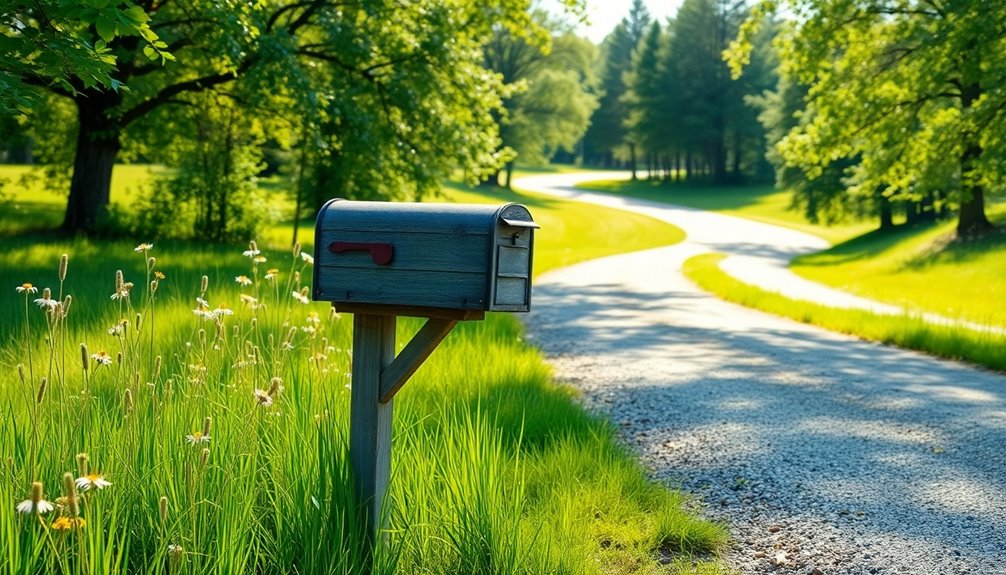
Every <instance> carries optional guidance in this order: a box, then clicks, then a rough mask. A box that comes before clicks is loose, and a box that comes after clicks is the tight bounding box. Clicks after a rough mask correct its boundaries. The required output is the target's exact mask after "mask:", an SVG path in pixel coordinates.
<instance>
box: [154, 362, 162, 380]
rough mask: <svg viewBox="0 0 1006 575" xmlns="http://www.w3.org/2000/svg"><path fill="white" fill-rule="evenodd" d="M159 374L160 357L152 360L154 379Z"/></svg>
mask: <svg viewBox="0 0 1006 575" xmlns="http://www.w3.org/2000/svg"><path fill="white" fill-rule="evenodd" d="M160 374H161V356H157V357H155V358H154V379H157V376H158V375H160Z"/></svg>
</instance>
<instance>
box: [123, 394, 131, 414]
mask: <svg viewBox="0 0 1006 575" xmlns="http://www.w3.org/2000/svg"><path fill="white" fill-rule="evenodd" d="M122 403H123V407H124V408H125V410H126V414H127V415H128V414H130V413H132V411H133V390H131V389H127V390H126V393H125V394H124V395H123V398H122Z"/></svg>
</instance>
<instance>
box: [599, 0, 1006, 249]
mask: <svg viewBox="0 0 1006 575" xmlns="http://www.w3.org/2000/svg"><path fill="white" fill-rule="evenodd" d="M1003 22H1006V4H1004V3H1001V2H999V3H995V2H994V3H985V2H969V1H967V0H918V1H915V0H911V1H908V0H863V1H859V2H848V1H846V0H760V1H758V2H755V3H754V4H753V5H749V4H747V3H744V2H736V1H731V0H685V1H684V2H683V4H682V5H681V7H680V9H679V11H678V13H677V15H676V16H675V17H674V18H672V19H670V20H669V21H667V22H666V23H660V22H651V21H650V18H649V16H648V14H647V13H646V10H645V8H644V6H643V4H642V2H641V1H640V0H636V1H635V2H634V3H633V6H632V9H631V10H630V12H629V14H628V15H627V16H626V18H625V19H623V20H622V22H621V23H620V24H619V25H618V26H616V28H615V29H614V31H613V32H612V33H611V34H610V35H609V36H608V37H607V38H606V39H605V41H604V43H603V45H602V53H603V64H602V70H601V72H600V74H599V75H600V78H601V89H602V93H603V95H602V96H601V98H600V105H599V107H598V109H597V111H596V112H595V113H594V115H593V117H592V119H591V125H590V128H589V129H588V131H587V134H586V136H585V138H584V142H583V150H584V154H583V158H584V161H585V162H586V163H589V164H593V165H601V166H624V167H629V168H631V169H632V170H633V172H634V174H635V173H636V171H637V168H638V169H645V170H646V172H647V175H648V176H651V177H654V176H655V177H659V178H662V179H665V180H672V179H673V180H676V179H679V178H696V177H701V178H705V179H708V180H711V181H713V182H717V183H724V182H739V181H745V180H757V179H762V178H763V177H765V176H766V175H769V174H771V173H773V172H774V176H775V180H776V183H777V185H778V186H779V187H780V188H781V189H786V190H790V191H792V193H793V196H792V197H793V207H794V208H795V209H799V210H801V211H802V212H803V213H804V215H805V216H806V217H807V218H808V219H809V220H810V221H813V222H818V221H823V222H834V221H838V220H840V219H842V218H844V217H847V216H850V215H853V216H859V217H862V216H869V217H874V218H876V219H877V221H878V222H879V226H880V227H881V228H888V227H891V226H893V224H894V216H895V214H896V213H897V212H901V213H902V214H903V217H904V219H905V220H907V221H908V222H910V223H911V222H917V221H922V220H932V219H937V218H945V217H956V218H957V222H958V225H957V232H958V235H959V236H960V237H964V238H966V237H971V236H981V235H983V234H984V233H985V232H987V231H988V230H990V229H992V226H991V224H990V222H989V220H988V217H987V216H986V207H985V197H986V195H987V194H988V193H989V192H992V193H993V194H997V193H1001V191H1002V189H1003V184H1004V175H1006V168H1004V166H1006V162H1004V161H1003V160H1004V158H1006V155H1004V153H1006V138H1003V137H1002V134H1003V133H1006V132H1004V131H1003V129H1002V128H1003V123H1004V122H1006V89H1004V88H1006V85H1004V84H1006V73H1004V71H1006V61H1004V59H1006V32H1004V30H1006V29H1004V28H1003V26H1002V23H1003ZM766 160H767V161H768V163H766Z"/></svg>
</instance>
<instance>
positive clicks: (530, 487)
mask: <svg viewBox="0 0 1006 575" xmlns="http://www.w3.org/2000/svg"><path fill="white" fill-rule="evenodd" d="M129 169H131V168H127V171H128V170H129ZM135 169H137V170H142V168H135ZM121 173H123V171H122V168H118V169H117V175H119V174H121ZM118 186H119V184H117V187H116V189H117V190H118V191H117V192H113V193H114V194H115V196H114V198H115V199H119V198H120V197H122V195H123V194H124V189H123V188H121V187H118ZM127 187H128V186H127ZM28 195H30V193H29V194H28ZM449 196H450V197H451V198H452V199H457V200H463V201H488V200H493V201H510V200H514V199H516V200H519V201H524V202H525V203H527V204H528V205H529V206H530V208H531V210H532V213H533V214H534V216H535V218H536V219H537V220H538V221H539V222H540V223H541V224H542V230H541V231H540V233H539V236H538V243H537V252H536V257H535V264H536V272H538V273H540V272H542V271H545V270H546V269H547V268H549V267H550V266H555V265H560V264H561V263H565V262H568V261H571V260H572V259H576V258H578V257H589V256H591V255H595V254H601V253H609V252H610V250H611V249H612V247H611V246H620V248H622V249H629V248H632V249H638V248H644V247H650V246H652V245H656V244H659V243H664V242H666V241H671V240H673V239H675V238H677V237H680V232H679V231H677V230H675V229H674V228H671V227H670V226H667V225H665V224H660V223H658V222H655V221H653V220H646V219H641V218H637V217H636V216H632V217H630V218H629V220H628V221H624V222H620V220H622V218H623V217H625V216H626V215H625V214H622V213H620V212H606V213H605V215H604V218H602V219H603V221H604V223H603V224H600V225H594V226H590V229H591V230H592V232H593V236H592V241H591V242H589V243H584V238H583V236H582V235H581V234H583V233H584V231H585V230H584V228H585V226H587V224H585V223H584V222H583V221H581V220H582V219H584V218H586V217H587V216H588V213H587V212H588V211H589V212H590V215H593V216H596V215H597V208H594V207H584V206H579V205H575V204H568V203H565V202H558V201H554V200H545V199H541V198H529V197H528V198H525V197H522V196H517V195H509V194H508V195H506V196H503V197H499V196H493V197H492V198H489V199H487V198H484V197H482V198H480V197H478V195H477V194H474V195H473V193H470V192H467V191H462V190H453V191H450V192H449ZM24 200H25V198H24V197H18V198H16V201H24ZM57 200H58V197H55V196H54V197H51V198H48V199H47V200H46V201H47V202H48V204H49V205H51V206H54V207H58V204H59V202H58V201H57ZM23 210H24V211H22V212H20V213H19V214H20V215H18V216H17V217H13V218H11V219H10V220H5V221H16V222H17V224H18V225H20V226H22V227H20V228H19V229H22V230H30V229H38V228H39V227H42V226H43V224H45V223H53V222H54V223H58V219H59V218H58V217H57V218H55V219H52V220H50V219H45V218H50V217H51V216H47V215H45V214H46V213H47V212H46V211H45V210H33V209H29V208H28V207H24V208H23ZM56 211H58V210H56ZM40 212H41V213H42V215H41V216H38V219H34V218H35V217H36V214H38V213H40ZM595 220H596V218H595ZM588 221H589V220H588ZM307 225H308V226H309V227H308V228H307V233H306V234H304V235H302V237H307V238H309V237H310V236H311V234H310V231H311V229H312V227H313V226H311V224H310V223H307ZM147 241H153V243H154V247H153V249H152V251H150V253H149V255H150V256H153V257H155V258H156V261H155V262H153V263H152V264H148V263H146V262H145V261H144V254H142V253H137V252H135V251H134V250H133V248H134V247H135V246H136V245H137V244H139V243H140V242H147ZM269 243H270V245H266V243H265V242H263V246H262V254H261V256H262V257H265V258H267V261H265V262H262V263H259V264H257V265H255V264H254V263H253V261H252V260H251V259H250V258H249V257H245V256H243V255H242V253H241V252H242V251H243V250H247V249H248V246H243V245H242V246H218V245H211V244H204V243H196V242H179V241H168V240H165V241H160V240H158V239H157V238H151V237H138V238H132V239H130V240H122V241H98V240H86V239H53V237H52V235H51V234H48V233H43V232H36V233H27V232H21V233H18V234H16V235H14V236H8V237H6V238H3V239H0V245H2V246H3V248H4V249H3V250H2V251H0V285H6V286H8V288H4V289H8V291H7V292H6V293H7V295H5V296H2V299H0V338H2V339H0V342H3V343H0V405H5V406H7V413H6V414H5V416H4V417H3V418H2V419H0V437H2V441H0V462H2V464H3V465H4V466H5V467H4V472H5V474H6V475H5V477H8V478H10V479H9V480H5V481H3V482H0V499H3V500H5V501H7V502H8V503H5V504H4V505H3V506H0V550H2V551H0V571H3V572H6V573H60V572H63V573H71V572H72V573H118V572H121V573H126V572H129V573H134V572H143V573H172V574H173V573H294V572H299V573H359V572H361V570H362V567H363V565H362V563H361V559H360V557H361V549H360V541H361V538H360V531H359V527H358V522H357V521H356V520H355V517H354V508H353V502H352V499H351V496H350V495H351V493H352V489H351V479H350V477H349V469H348V466H347V464H346V453H345V441H346V437H345V432H346V429H347V426H348V422H347V414H348V398H349V390H348V389H347V387H346V385H347V383H348V382H349V367H350V356H349V346H350V340H349V334H350V326H351V321H350V320H349V318H347V317H331V316H329V310H328V308H327V307H326V306H324V305H323V304H309V305H304V304H301V303H299V302H298V301H296V299H295V298H294V297H292V295H291V292H293V291H295V290H296V289H297V287H298V284H297V280H296V279H295V278H296V275H295V274H294V273H293V272H299V273H300V274H301V276H300V280H299V281H300V285H307V284H309V282H310V275H311V267H310V266H309V265H307V264H306V263H305V262H303V261H302V260H301V259H299V258H293V257H292V254H291V253H290V251H289V249H287V248H284V247H283V246H284V245H287V244H288V243H289V238H288V237H287V236H286V235H285V234H283V236H282V237H279V238H278V241H275V242H274V241H273V240H270V242H269ZM569 245H576V246H578V249H579V250H580V251H581V252H582V253H579V254H571V253H569V252H568V251H567V250H566V246H569ZM581 246H582V247H581ZM574 251H576V250H574ZM62 253H67V254H69V256H70V257H69V267H68V273H67V276H66V281H65V283H64V284H62V288H61V284H60V282H59V281H58V277H57V268H58V262H59V257H60V254H62ZM273 267H275V268H276V269H277V270H278V271H276V272H271V271H270V269H271V268H273ZM117 269H121V270H123V273H124V280H125V281H128V282H133V283H135V285H134V286H133V287H132V288H131V289H128V291H129V292H130V293H129V297H128V298H124V297H119V298H116V299H113V298H111V297H110V296H111V295H112V294H113V293H114V292H115V291H116V288H115V284H116V282H115V271H116V270H117ZM156 272H162V273H163V274H164V278H163V279H160V280H159V283H158V286H157V290H156V293H155V294H154V296H153V298H151V292H150V287H149V282H150V281H151V280H153V279H155V278H156ZM203 274H206V275H207V284H208V286H207V287H208V289H207V291H206V292H205V293H203V292H201V288H200V283H201V276H202V275H203ZM241 275H247V276H248V277H249V279H250V280H251V281H252V284H251V285H248V286H241V285H239V283H238V282H237V281H235V280H236V278H237V277H238V276H241ZM266 275H269V276H270V277H273V278H275V279H266V277H265V276H266ZM23 282H31V283H32V284H35V286H37V287H39V288H42V287H46V286H49V287H51V288H52V289H53V294H52V297H53V299H54V300H55V299H58V296H59V295H60V294H59V292H60V291H62V292H63V293H64V294H72V296H73V299H72V302H71V304H70V308H69V310H70V311H69V314H68V316H67V318H66V321H65V323H64V322H63V321H61V320H60V321H57V316H55V315H52V314H47V313H45V312H44V311H42V310H40V309H39V307H38V306H37V305H36V304H35V303H34V301H33V300H34V299H36V298H40V297H41V296H42V293H41V292H39V293H24V294H21V293H16V292H15V290H14V287H15V286H21V285H22V283H23ZM240 294H244V295H245V299H244V300H242V299H241V298H240V297H239V295H240ZM197 298H201V299H203V300H205V301H206V303H207V305H206V306H205V308H204V307H203V304H201V303H199V302H198V300H197ZM247 298H255V299H254V300H251V299H247ZM26 299H27V302H26ZM263 305H264V307H257V306H263ZM26 307H27V310H26V309H25V308H26ZM255 307H257V309H253V308H255ZM193 310H198V311H200V314H196V313H194V311H193ZM227 310H230V312H228V311H227ZM231 312H232V314H231V315H228V313H231ZM26 313H27V315H25V314H26ZM315 313H316V314H317V316H315V315H313V314H315ZM200 316H206V318H203V317H200ZM26 319H27V325H26V323H25V322H26ZM124 322H125V323H124ZM418 325H419V324H418V322H416V321H402V322H400V326H399V338H398V341H399V344H400V345H403V344H404V343H405V341H407V339H408V337H409V335H410V334H411V333H412V332H414V331H415V330H416V329H417V328H418ZM81 343H84V344H86V346H87V354H86V355H87V356H88V363H89V365H88V369H87V370H86V371H85V370H84V369H83V365H82V359H81V349H80V344H81ZM101 352H106V353H107V354H108V356H107V357H108V359H109V360H110V361H111V363H110V364H109V365H107V366H105V365H99V364H98V363H97V361H98V360H97V359H94V358H91V357H90V356H91V355H92V354H93V355H95V356H96V357H97V358H101V357H104V356H100V355H98V354H100V353H101ZM120 354H121V356H120ZM29 358H30V361H29ZM158 358H159V359H158ZM18 364H22V365H24V366H25V367H24V368H23V372H24V373H25V376H24V379H23V380H22V379H21V377H20V376H19V373H18V369H17V367H16V366H17V365H18ZM42 377H45V378H46V379H47V382H46V384H45V389H44V390H43V389H42V383H41V381H42ZM274 378H278V379H274ZM256 390H258V392H257V393H256ZM270 390H271V391H270ZM207 417H208V418H210V420H209V424H207V423H205V418H207ZM204 425H207V426H208V429H206V431H208V432H209V435H210V437H211V439H210V440H205V441H202V440H200V436H199V435H198V433H202V432H203V431H204ZM197 432H198V433H197ZM394 445H395V448H394V450H393V456H394V463H393V468H394V469H393V479H392V487H391V502H392V506H391V507H390V516H389V524H390V527H391V531H389V532H388V535H387V537H386V538H384V539H383V540H382V541H383V543H382V546H381V547H380V549H379V552H378V557H377V564H376V567H375V572H376V573H389V572H391V571H392V570H396V569H397V572H399V573H457V574H462V573H466V574H467V573H501V574H502V573H667V572H670V573H676V572H698V571H701V572H703V573H709V572H717V571H718V569H719V568H718V567H717V566H716V564H715V563H710V562H709V561H707V560H706V559H705V558H706V557H707V553H708V552H710V551H711V550H713V549H716V548H719V547H720V546H722V545H723V543H724V540H725V531H724V530H723V529H722V528H721V527H718V526H714V525H711V524H709V523H706V522H703V521H701V520H698V519H696V518H694V517H693V516H691V515H688V514H687V513H685V512H684V511H683V505H682V497H681V496H680V495H679V494H677V493H674V492H670V491H667V490H666V489H664V488H662V487H659V486H657V485H655V484H653V483H651V482H649V481H648V480H647V479H646V474H645V472H644V471H643V470H642V469H641V468H640V466H639V465H638V464H637V463H635V461H634V459H633V458H632V457H631V456H630V455H629V454H628V453H627V452H626V450H625V449H624V448H622V447H621V446H620V445H619V443H618V441H617V440H616V439H615V433H614V431H613V430H612V428H611V427H610V426H609V425H607V424H606V423H604V422H601V421H598V420H596V419H593V418H591V417H589V416H588V415H587V414H586V413H585V412H584V411H583V410H582V409H581V408H580V407H578V406H577V405H576V403H575V401H574V398H573V393H572V391H571V390H569V389H567V388H564V387H559V386H556V385H554V384H553V383H552V382H551V380H550V375H549V371H548V369H547V367H546V366H545V364H544V362H543V360H542V357H541V355H540V354H539V352H537V351H536V350H535V349H534V348H532V347H530V346H528V345H527V344H526V343H524V341H523V337H522V329H521V327H520V324H519V322H518V321H517V320H516V319H515V318H514V317H513V316H509V315H502V314H500V315H497V314H490V316H489V317H488V318H487V319H486V321H483V322H469V323H465V324H463V325H461V326H459V328H458V329H457V330H456V331H455V333H453V334H452V335H451V337H449V338H448V339H447V340H446V341H445V343H444V345H443V347H442V348H441V349H439V350H438V351H437V352H436V353H434V355H433V356H432V357H431V359H430V360H429V362H428V363H427V364H426V365H425V366H424V367H423V368H422V369H420V371H419V372H418V373H417V374H416V376H415V378H414V380H413V381H411V382H410V383H409V384H408V385H407V386H406V387H405V388H404V389H403V390H402V392H401V393H400V394H399V396H398V397H397V398H396V400H395V442H394ZM79 453H87V454H88V460H89V462H88V471H89V472H98V473H101V474H104V476H105V477H106V479H107V480H108V481H111V482H112V485H111V486H109V487H107V488H105V489H102V490H100V491H99V490H92V491H90V492H88V493H85V494H79V497H80V504H79V508H80V509H79V513H80V516H81V517H82V518H84V519H85V520H86V522H87V523H86V525H83V526H80V525H76V524H75V525H73V528H72V529H68V530H66V531H59V530H56V526H57V524H56V523H54V522H53V519H54V517H55V515H56V514H61V515H62V516H63V517H70V516H71V515H72V511H71V510H70V506H69V503H68V502H67V501H66V500H59V501H62V503H63V505H64V507H63V508H61V510H57V511H54V512H53V513H51V514H49V515H48V516H47V517H46V518H45V520H44V521H39V520H38V519H37V518H36V517H35V516H33V515H31V514H29V515H23V516H22V515H19V514H17V513H15V511H14V504H15V503H17V502H20V501H22V500H25V499H29V500H30V492H31V483H32V482H33V481H39V482H41V483H42V485H43V488H44V493H43V494H42V495H43V497H44V498H46V499H48V500H50V501H57V497H66V496H67V489H66V487H65V486H64V484H63V483H64V482H63V476H64V474H66V473H70V474H71V477H77V476H81V475H82V471H83V470H81V469H79V467H78V462H77V460H76V456H77V454H79ZM162 498H163V500H164V502H165V506H164V507H163V508H162V507H161V503H160V502H161V500H162ZM29 507H30V506H29ZM162 510H163V513H162ZM64 524H65V522H64V523H61V524H59V525H58V526H63V525H64ZM693 557H694V559H695V560H696V561H697V563H696V564H694V565H693V563H692V558H693ZM668 558H671V559H673V561H672V564H671V565H664V564H663V563H662V560H667V559H668Z"/></svg>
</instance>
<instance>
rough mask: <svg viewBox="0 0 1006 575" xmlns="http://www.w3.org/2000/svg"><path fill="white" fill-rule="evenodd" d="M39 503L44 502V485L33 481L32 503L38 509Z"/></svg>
mask: <svg viewBox="0 0 1006 575" xmlns="http://www.w3.org/2000/svg"><path fill="white" fill-rule="evenodd" d="M39 501H42V484H41V483H40V482H38V481H33V482H32V484H31V503H32V505H35V506H36V507H37V506H38V502H39Z"/></svg>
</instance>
